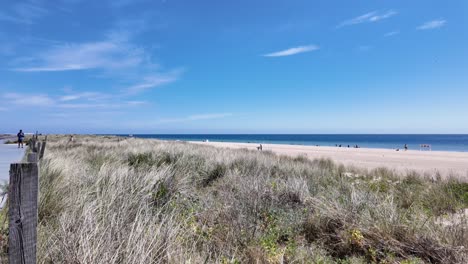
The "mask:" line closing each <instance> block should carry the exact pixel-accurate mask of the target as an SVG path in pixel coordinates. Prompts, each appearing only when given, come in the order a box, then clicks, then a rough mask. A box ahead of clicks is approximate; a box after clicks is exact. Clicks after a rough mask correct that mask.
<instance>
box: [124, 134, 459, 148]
mask: <svg viewBox="0 0 468 264" xmlns="http://www.w3.org/2000/svg"><path fill="white" fill-rule="evenodd" d="M119 136H133V137H137V138H154V139H161V140H180V141H206V140H208V141H214V142H243V143H258V144H260V143H264V144H290V145H306V146H333V147H335V146H336V147H338V146H340V145H341V147H348V145H349V146H350V147H354V146H356V145H357V146H358V147H360V148H380V149H403V148H404V146H405V144H406V145H407V147H408V149H410V150H425V151H429V150H432V151H457V152H468V135H466V134H465V135H460V134H458V135H449V134H444V135H429V134H421V135H417V134H406V135H402V134H400V135H396V134H387V135H384V134H154V135H153V134H133V135H129V134H126V135H119ZM422 146H424V147H422Z"/></svg>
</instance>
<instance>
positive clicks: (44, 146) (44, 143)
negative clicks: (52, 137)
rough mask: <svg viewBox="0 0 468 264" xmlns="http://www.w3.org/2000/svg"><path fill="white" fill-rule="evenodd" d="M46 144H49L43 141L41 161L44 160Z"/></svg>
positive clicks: (40, 153) (40, 154)
mask: <svg viewBox="0 0 468 264" xmlns="http://www.w3.org/2000/svg"><path fill="white" fill-rule="evenodd" d="M46 143H47V141H43V142H42V147H41V151H40V152H39V159H42V158H43V157H44V152H45V148H46Z"/></svg>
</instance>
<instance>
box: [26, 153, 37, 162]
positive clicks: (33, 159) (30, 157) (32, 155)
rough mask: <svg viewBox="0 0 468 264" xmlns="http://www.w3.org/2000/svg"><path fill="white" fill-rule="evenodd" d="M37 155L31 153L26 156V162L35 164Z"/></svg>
mask: <svg viewBox="0 0 468 264" xmlns="http://www.w3.org/2000/svg"><path fill="white" fill-rule="evenodd" d="M37 161H38V158H37V153H34V152H31V153H29V154H28V162H37Z"/></svg>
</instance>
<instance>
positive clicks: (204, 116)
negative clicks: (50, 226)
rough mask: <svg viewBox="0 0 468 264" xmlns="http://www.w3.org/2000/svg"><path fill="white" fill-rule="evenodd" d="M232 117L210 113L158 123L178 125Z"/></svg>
mask: <svg viewBox="0 0 468 264" xmlns="http://www.w3.org/2000/svg"><path fill="white" fill-rule="evenodd" d="M229 116H232V113H212V114H199V115H190V116H187V117H182V118H169V119H161V120H159V122H158V123H179V122H187V121H197V120H210V119H221V118H225V117H229Z"/></svg>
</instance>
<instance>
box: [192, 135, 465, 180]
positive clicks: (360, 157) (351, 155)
mask: <svg viewBox="0 0 468 264" xmlns="http://www.w3.org/2000/svg"><path fill="white" fill-rule="evenodd" d="M191 143H196V144H204V145H211V146H216V147H225V148H247V149H253V150H256V147H257V146H258V145H259V144H256V143H231V142H194V141H192V142H191ZM263 150H264V151H266V150H270V151H273V152H274V153H277V154H283V155H289V156H299V155H303V156H307V157H308V158H311V159H316V158H331V159H332V160H334V161H335V162H338V163H341V164H344V165H347V166H355V167H358V168H366V169H375V168H378V167H387V168H389V169H392V170H395V171H397V172H402V173H405V172H409V171H413V170H414V171H417V172H419V173H423V174H424V173H427V174H430V175H435V173H436V172H439V173H440V174H441V175H442V176H443V177H447V176H450V175H455V176H461V177H463V178H465V179H468V153H466V152H448V151H417V150H408V151H402V150H400V151H396V150H390V149H369V148H359V149H355V148H338V147H316V146H299V145H282V144H263Z"/></svg>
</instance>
